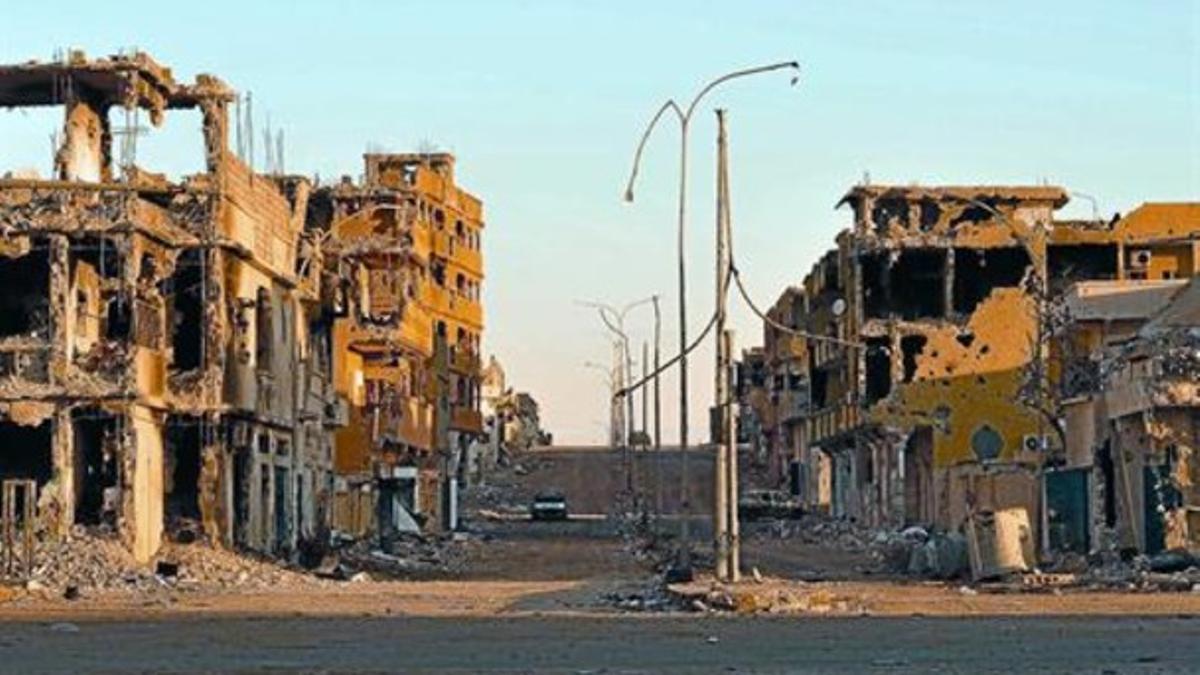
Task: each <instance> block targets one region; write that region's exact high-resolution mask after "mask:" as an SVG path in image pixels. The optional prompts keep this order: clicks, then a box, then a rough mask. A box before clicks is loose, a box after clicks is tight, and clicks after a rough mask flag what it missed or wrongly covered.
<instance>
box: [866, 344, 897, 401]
mask: <svg viewBox="0 0 1200 675" xmlns="http://www.w3.org/2000/svg"><path fill="white" fill-rule="evenodd" d="M866 370H867V373H866V375H867V383H866V384H867V391H866V398H867V405H871V404H873V403H875V402H876V401H879V400H880V399H883V398H886V397H887V395H888V394H889V393H891V391H892V342H891V339H890V338H886V337H879V338H868V339H867V350H866Z"/></svg>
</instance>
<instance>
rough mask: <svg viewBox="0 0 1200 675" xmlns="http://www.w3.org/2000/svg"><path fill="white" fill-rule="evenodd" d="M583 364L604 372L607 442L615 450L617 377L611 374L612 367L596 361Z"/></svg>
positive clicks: (616, 435) (616, 434)
mask: <svg viewBox="0 0 1200 675" xmlns="http://www.w3.org/2000/svg"><path fill="white" fill-rule="evenodd" d="M583 366H584V367H585V368H591V369H593V370H599V371H600V372H601V373H603V374H604V377H605V381H606V382H608V441H609V444H610V445H612V447H613V449H614V450H615V449H616V447H617V444H618V441H619V437H618V434H619V430H618V429H619V427H618V425H617V408H616V405H617V404H616V395H617V379H616V377H615V376H614V375H613V369H612V368H606V367H605V366H602V365H600V364H599V363H596V362H594V361H585V362H584V363H583Z"/></svg>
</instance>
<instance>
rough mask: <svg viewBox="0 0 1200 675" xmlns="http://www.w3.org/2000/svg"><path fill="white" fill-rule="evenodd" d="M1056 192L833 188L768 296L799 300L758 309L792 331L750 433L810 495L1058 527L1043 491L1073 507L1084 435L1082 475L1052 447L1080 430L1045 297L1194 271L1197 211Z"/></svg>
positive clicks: (847, 507) (939, 520) (869, 521)
mask: <svg viewBox="0 0 1200 675" xmlns="http://www.w3.org/2000/svg"><path fill="white" fill-rule="evenodd" d="M1067 200H1068V195H1067V193H1066V192H1065V191H1064V190H1063V189H1061V188H1058V187H1052V186H1027V187H1003V186H964V187H920V186H905V187H894V186H874V185H860V186H857V187H855V188H853V189H851V190H850V191H849V193H847V194H846V196H845V197H844V198H843V200H842V201H841V205H847V206H849V207H850V208H851V209H852V210H853V224H852V227H851V228H849V229H847V230H845V231H843V232H842V233H841V234H840V235H839V236H838V237H837V246H836V248H835V249H833V250H831V251H829V253H828V254H826V255H824V256H823V257H822V258H821V259H820V260H819V261H818V263H817V264H816V265H814V267H813V268H812V270H811V272H810V273H809V274H808V275H807V276H806V277H805V279H804V283H803V289H802V293H801V294H800V295H801V297H800V298H799V299H795V298H793V297H792V295H793V294H791V293H790V292H789V293H785V297H784V298H781V301H780V304H779V305H777V307H782V306H783V305H786V306H787V307H788V308H801V311H795V312H792V313H791V315H790V316H788V314H789V313H788V312H782V313H780V315H779V316H776V317H774V319H775V322H777V323H779V324H781V325H784V326H785V327H787V328H792V329H794V330H795V331H796V333H795V334H791V335H774V336H773V335H771V334H768V336H767V337H768V339H769V340H770V341H771V342H773V343H775V344H780V343H782V344H788V343H791V342H797V341H798V342H801V343H802V346H800V345H795V346H793V345H788V347H787V349H786V350H785V352H784V353H783V354H782V355H781V356H779V357H776V362H777V363H778V366H777V367H776V372H777V373H778V374H777V375H776V376H775V379H774V380H772V381H770V382H769V386H770V388H771V390H772V393H771V396H772V401H773V403H774V408H775V409H774V411H773V413H772V414H771V415H770V416H769V417H770V419H772V420H773V421H774V424H775V428H773V429H766V430H764V434H765V435H766V436H768V437H771V438H775V439H778V440H777V441H776V442H778V443H780V444H781V447H782V448H783V450H782V452H783V453H784V454H785V456H786V457H787V459H788V461H789V463H790V464H791V467H790V470H791V472H792V475H793V476H794V478H795V480H794V481H793V482H794V487H795V489H796V491H797V492H798V493H800V494H801V495H802V496H803V498H804V499H805V501H806V502H807V503H808V504H809V505H810V506H811V507H813V508H815V509H821V510H826V511H828V512H830V513H831V514H833V515H835V516H838V517H844V518H848V519H853V520H856V521H858V522H861V523H863V524H866V525H869V526H881V527H888V526H899V525H904V524H924V525H932V526H937V527H940V528H944V529H950V530H958V529H960V528H962V527H963V524H964V523H965V521H966V520H967V518H968V517H969V516H970V515H971V514H974V513H981V512H988V511H993V512H995V511H1001V510H1006V509H1013V508H1016V509H1023V510H1024V511H1025V512H1026V513H1027V514H1028V516H1029V519H1030V527H1031V532H1030V537H1031V538H1032V539H1033V540H1035V541H1036V542H1038V543H1040V544H1042V545H1043V547H1044V548H1048V547H1050V546H1051V542H1050V541H1049V540H1050V537H1051V536H1052V533H1057V534H1054V536H1055V537H1057V538H1058V539H1060V540H1062V539H1063V538H1064V537H1067V535H1063V534H1062V526H1061V522H1060V521H1062V520H1063V513H1064V508H1063V507H1062V498H1060V497H1059V496H1058V495H1059V493H1060V492H1062V493H1069V494H1072V495H1076V496H1077V498H1079V499H1081V500H1082V502H1081V503H1082V504H1084V506H1083V507H1081V508H1082V509H1083V510H1085V511H1090V509H1091V508H1092V506H1091V505H1092V504H1093V503H1094V500H1093V497H1094V496H1095V489H1096V485H1095V481H1094V480H1093V479H1092V477H1091V473H1092V472H1093V471H1094V469H1093V465H1094V463H1095V462H1096V460H1095V457H1096V456H1097V454H1096V447H1094V446H1095V444H1093V443H1092V442H1091V441H1087V442H1086V443H1085V444H1084V446H1083V449H1082V450H1078V453H1077V454H1080V457H1082V458H1086V466H1080V467H1076V468H1078V469H1080V471H1082V473H1081V474H1080V475H1083V474H1086V475H1087V478H1086V480H1084V481H1083V482H1082V483H1078V484H1077V482H1078V481H1079V480H1080V478H1079V477H1078V476H1075V475H1070V474H1068V473H1067V469H1068V465H1067V462H1066V459H1065V458H1066V456H1067V455H1068V454H1069V450H1070V449H1071V448H1075V446H1078V445H1079V442H1080V441H1079V438H1078V437H1077V435H1076V432H1075V431H1074V427H1073V426H1072V423H1071V420H1072V417H1071V415H1069V414H1068V406H1069V403H1070V400H1069V399H1068V398H1066V397H1064V395H1063V390H1062V385H1063V382H1064V373H1065V368H1064V365H1063V364H1064V358H1065V357H1064V353H1063V352H1062V349H1061V347H1062V345H1063V344H1064V343H1063V341H1062V340H1061V339H1060V338H1059V336H1061V335H1063V331H1067V330H1071V329H1070V328H1069V324H1070V322H1068V321H1067V320H1066V319H1065V318H1064V312H1063V311H1062V310H1061V303H1062V299H1063V297H1064V294H1066V293H1067V292H1068V289H1071V288H1073V287H1074V285H1075V284H1079V283H1095V284H1116V285H1119V286H1130V285H1137V284H1148V283H1161V282H1163V280H1167V281H1168V282H1170V281H1171V280H1173V279H1178V278H1185V277H1189V276H1193V275H1195V273H1196V260H1197V257H1196V251H1197V248H1196V247H1197V243H1196V242H1197V233H1198V232H1200V219H1197V218H1195V217H1194V216H1191V217H1189V216H1188V215H1187V214H1188V213H1192V211H1188V210H1187V208H1185V209H1183V210H1182V211H1181V210H1179V209H1175V206H1178V205H1153V204H1148V205H1146V206H1143V207H1142V208H1140V209H1138V210H1135V211H1133V212H1131V213H1130V214H1128V215H1126V216H1125V217H1123V218H1122V217H1116V218H1114V219H1112V220H1111V221H1095V222H1093V221H1056V220H1055V212H1056V210H1058V209H1059V208H1061V207H1062V206H1064V205H1065V204H1066V203H1067ZM1183 206H1185V207H1188V208H1193V210H1194V207H1190V205H1183ZM1164 209H1166V210H1167V211H1171V215H1167V214H1166V213H1165V212H1164V211H1163V210H1164ZM785 300H786V302H785ZM1115 323H1117V322H1115V321H1114V322H1112V323H1110V324H1109V325H1110V326H1111V325H1114V324H1115ZM1136 325H1140V323H1138V324H1136ZM1136 325H1135V327H1136ZM1131 330H1132V328H1131ZM775 332H777V333H778V332H780V331H775ZM782 333H787V331H782ZM767 351H768V353H769V354H770V353H771V352H772V351H778V350H777V349H770V348H769V349H768V350H767ZM768 358H770V357H768ZM797 358H798V359H802V360H803V364H802V365H801V367H800V368H798V369H796V370H797V371H798V372H797V373H796V376H795V382H796V384H797V387H798V388H800V389H802V390H803V393H800V394H789V393H788V392H789V389H790V385H789V380H787V378H786V377H784V378H780V377H779V375H785V376H786V375H788V374H789V373H790V372H791V370H789V369H791V368H794V363H795V360H796V359H797ZM1088 358H1090V359H1093V360H1098V359H1099V358H1100V357H1099V355H1098V354H1093V353H1091V352H1089V355H1088ZM1114 372H1124V371H1121V370H1120V369H1118V370H1117V371H1114ZM1112 376H1113V377H1115V376H1116V375H1115V374H1114V375H1112ZM796 398H800V399H802V403H801V404H800V408H801V409H800V411H799V412H795V411H791V410H790V409H791V408H792V407H794V400H793V399H796ZM1098 414H1100V415H1101V416H1102V417H1104V416H1106V415H1108V413H1107V412H1101V413H1098ZM1075 416H1076V417H1079V416H1080V415H1079V414H1077V413H1076V414H1075ZM1105 419H1107V417H1105ZM1180 424H1182V422H1180ZM797 430H798V431H797ZM789 436H791V438H790V439H789V438H788V437H789ZM1093 437H1094V435H1093ZM1081 461H1083V460H1081ZM1144 484H1145V481H1141V480H1139V481H1138V485H1137V486H1134V485H1132V483H1131V484H1130V485H1128V486H1124V487H1122V489H1126V488H1128V490H1138V489H1144V488H1143V486H1144ZM1060 488H1061V489H1060ZM1047 490H1048V492H1047ZM1047 494H1049V495H1050V496H1049V497H1048V496H1046V495H1047ZM1048 502H1051V503H1048ZM1141 503H1142V501H1141V500H1139V501H1138V504H1141ZM1093 520H1094V519H1091V520H1089V521H1088V522H1089V523H1090V522H1092V521H1093ZM1052 521H1053V522H1052ZM1085 529H1088V530H1089V531H1090V526H1088V527H1085ZM1074 536H1076V538H1078V535H1074Z"/></svg>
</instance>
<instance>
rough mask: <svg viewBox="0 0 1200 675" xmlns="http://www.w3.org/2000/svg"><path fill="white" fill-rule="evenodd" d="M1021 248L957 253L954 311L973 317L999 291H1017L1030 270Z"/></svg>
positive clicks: (1027, 256)
mask: <svg viewBox="0 0 1200 675" xmlns="http://www.w3.org/2000/svg"><path fill="white" fill-rule="evenodd" d="M1029 265H1030V262H1029V254H1028V253H1026V252H1025V249H1024V248H1022V247H1020V246H1006V247H1003V248H987V249H974V248H956V249H954V311H955V312H958V313H959V314H970V313H971V312H974V311H975V308H976V307H978V306H979V303H981V302H983V300H984V299H985V298H987V297H988V296H989V295H991V293H992V291H993V290H994V289H997V288H1017V287H1019V286H1020V285H1021V280H1022V279H1024V278H1025V273H1026V272H1027V271H1028V269H1029Z"/></svg>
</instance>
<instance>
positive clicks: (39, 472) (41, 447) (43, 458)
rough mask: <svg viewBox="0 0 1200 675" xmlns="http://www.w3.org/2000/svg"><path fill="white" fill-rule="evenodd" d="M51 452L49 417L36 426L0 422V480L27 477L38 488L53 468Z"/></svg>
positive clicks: (43, 483)
mask: <svg viewBox="0 0 1200 675" xmlns="http://www.w3.org/2000/svg"><path fill="white" fill-rule="evenodd" d="M51 455H52V452H51V439H50V421H49V420H47V421H45V422H42V423H41V424H39V425H38V426H36V427H27V426H21V425H20V424H16V423H14V422H0V479H6V478H25V479H31V480H34V481H36V482H37V484H38V487H42V486H44V485H45V484H46V483H48V482H49V481H50V477H51V475H52V474H53V471H54V469H53V460H52V457H51Z"/></svg>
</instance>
